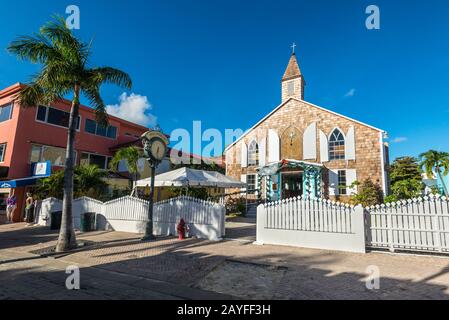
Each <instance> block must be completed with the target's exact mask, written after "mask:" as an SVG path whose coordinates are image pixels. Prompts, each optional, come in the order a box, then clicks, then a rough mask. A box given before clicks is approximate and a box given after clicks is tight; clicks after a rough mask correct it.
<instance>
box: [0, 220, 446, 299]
mask: <svg viewBox="0 0 449 320" xmlns="http://www.w3.org/2000/svg"><path fill="white" fill-rule="evenodd" d="M234 224H238V223H236V222H234ZM234 227H235V228H239V226H238V225H236V226H234ZM240 227H243V228H246V227H248V226H246V225H245V226H240ZM56 236H57V235H56V234H55V233H51V232H49V230H48V229H46V228H40V227H31V228H26V227H24V226H23V224H21V225H4V226H0V260H3V262H0V281H2V286H1V288H0V298H3V299H4V298H23V297H29V298H55V299H64V298H70V299H74V298H78V299H85V298H87V299H111V298H114V299H138V298H144V299H167V298H169V299H172V298H173V299H176V298H183V299H186V298H187V299H199V298H204V297H207V298H210V299H216V298H222V299H228V298H231V295H232V296H234V297H237V298H250V299H252V298H261V299H448V298H449V289H448V288H449V258H446V257H434V256H412V255H398V254H395V255H393V254H389V253H378V252H371V253H367V254H353V253H344V252H333V251H324V250H313V249H304V248H293V247H281V246H269V245H265V246H257V245H253V244H252V243H251V242H248V241H221V242H211V241H206V240H199V239H188V240H185V241H178V240H177V239H175V238H158V239H157V240H156V241H153V242H141V241H140V237H139V235H135V234H128V233H121V232H94V233H90V234H83V235H79V239H85V240H92V241H95V242H97V243H98V242H101V245H100V246H99V247H91V248H87V249H86V250H85V251H82V252H76V253H71V254H68V255H65V256H62V257H58V258H56V259H54V258H40V257H36V256H35V255H32V254H30V253H29V252H30V251H32V250H36V249H39V248H44V247H48V246H51V245H52V244H54V243H55V240H56ZM73 264H74V265H78V266H80V268H81V287H82V290H80V291H79V292H74V291H71V292H69V291H67V290H66V289H65V286H64V283H65V279H66V276H67V275H66V274H65V273H64V270H65V267H66V266H67V265H73ZM369 266H377V267H378V268H379V271H380V276H381V279H380V289H378V290H368V289H367V288H366V286H365V279H366V278H367V275H368V274H367V268H368V267H369ZM30 287H31V288H32V289H31V290H30ZM220 293H221V294H223V295H220Z"/></svg>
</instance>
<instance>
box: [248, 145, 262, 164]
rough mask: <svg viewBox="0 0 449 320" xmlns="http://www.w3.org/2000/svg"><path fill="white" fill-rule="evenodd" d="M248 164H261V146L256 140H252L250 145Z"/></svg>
mask: <svg viewBox="0 0 449 320" xmlns="http://www.w3.org/2000/svg"><path fill="white" fill-rule="evenodd" d="M248 165H250V166H258V165H259V146H258V145H257V142H256V141H254V140H253V141H252V142H251V143H250V144H249V147H248Z"/></svg>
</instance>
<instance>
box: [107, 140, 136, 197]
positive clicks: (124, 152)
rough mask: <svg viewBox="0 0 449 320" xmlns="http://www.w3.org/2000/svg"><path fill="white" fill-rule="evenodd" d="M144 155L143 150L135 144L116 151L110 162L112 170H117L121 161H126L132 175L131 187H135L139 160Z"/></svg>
mask: <svg viewBox="0 0 449 320" xmlns="http://www.w3.org/2000/svg"><path fill="white" fill-rule="evenodd" d="M142 156H143V152H142V151H141V150H140V149H139V148H137V147H135V146H130V147H126V148H121V149H119V150H118V151H117V152H116V153H115V155H114V157H113V158H112V159H111V161H110V163H109V168H110V169H111V170H112V171H115V172H117V171H118V167H119V164H120V162H122V161H124V162H125V164H126V167H127V168H128V172H129V174H130V176H131V178H130V184H131V189H133V188H134V183H135V182H136V181H137V174H138V172H139V171H138V168H137V162H138V161H139V159H140V158H141V157H142Z"/></svg>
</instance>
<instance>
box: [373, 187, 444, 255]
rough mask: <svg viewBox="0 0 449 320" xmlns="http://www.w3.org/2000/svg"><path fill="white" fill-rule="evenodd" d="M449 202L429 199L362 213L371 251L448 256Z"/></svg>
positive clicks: (376, 207) (437, 197) (402, 202)
mask: <svg viewBox="0 0 449 320" xmlns="http://www.w3.org/2000/svg"><path fill="white" fill-rule="evenodd" d="M448 208H449V202H448V199H447V198H446V197H441V196H435V195H429V196H425V197H421V198H414V199H410V200H404V201H398V202H393V203H388V204H385V205H384V204H382V205H377V206H372V207H368V208H366V209H365V224H366V228H365V230H366V243H367V246H368V247H371V248H386V249H389V250H390V251H392V252H394V251H395V250H412V251H425V252H446V253H448V252H449V210H448Z"/></svg>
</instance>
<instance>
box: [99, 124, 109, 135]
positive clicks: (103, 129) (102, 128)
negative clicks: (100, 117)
mask: <svg viewBox="0 0 449 320" xmlns="http://www.w3.org/2000/svg"><path fill="white" fill-rule="evenodd" d="M106 130H107V127H102V126H100V125H98V124H97V135H98V136H102V137H106Z"/></svg>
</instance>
